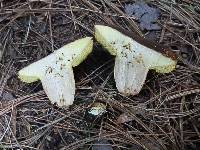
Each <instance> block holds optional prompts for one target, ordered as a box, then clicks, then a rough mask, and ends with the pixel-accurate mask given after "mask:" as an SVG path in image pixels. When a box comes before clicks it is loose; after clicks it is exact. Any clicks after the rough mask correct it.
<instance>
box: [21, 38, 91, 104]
mask: <svg viewBox="0 0 200 150" xmlns="http://www.w3.org/2000/svg"><path fill="white" fill-rule="evenodd" d="M92 46H93V41H92V38H90V37H86V38H83V39H79V40H76V41H74V42H72V43H69V44H67V45H65V46H63V47H61V48H60V49H58V50H56V51H55V52H54V53H52V54H50V55H48V56H46V57H45V58H42V59H41V60H39V61H37V62H34V63H32V64H30V65H29V66H27V67H25V68H23V69H21V70H20V71H19V73H18V75H19V78H20V79H21V80H22V81H24V82H27V83H31V82H35V81H37V80H41V82H42V85H43V88H44V90H45V92H46V94H47V96H48V97H49V99H50V101H51V102H53V103H54V102H56V103H57V104H58V105H59V106H68V105H71V104H72V103H73V101H74V94H75V81H74V75H73V69H72V67H75V66H77V65H79V64H80V63H81V62H82V61H83V60H84V59H85V58H86V57H87V56H88V54H89V53H90V52H91V51H92Z"/></svg>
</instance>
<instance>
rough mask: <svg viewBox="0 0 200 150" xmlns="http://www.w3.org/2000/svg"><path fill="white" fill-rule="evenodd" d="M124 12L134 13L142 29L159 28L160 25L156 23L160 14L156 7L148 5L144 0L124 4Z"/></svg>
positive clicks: (130, 14)
mask: <svg viewBox="0 0 200 150" xmlns="http://www.w3.org/2000/svg"><path fill="white" fill-rule="evenodd" d="M125 12H126V13H127V14H128V15H129V16H132V15H134V16H135V17H136V18H137V19H138V21H139V24H140V28H141V29H142V30H144V29H146V30H160V29H161V27H160V26H159V25H158V24H157V23H156V21H157V20H158V17H159V16H160V10H159V9H158V8H154V7H150V6H149V5H148V4H147V3H145V2H141V1H139V2H136V3H132V4H127V5H125Z"/></svg>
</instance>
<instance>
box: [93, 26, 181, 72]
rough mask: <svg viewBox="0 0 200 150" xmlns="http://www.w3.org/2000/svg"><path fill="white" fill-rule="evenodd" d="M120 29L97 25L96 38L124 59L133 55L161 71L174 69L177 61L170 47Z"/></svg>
mask: <svg viewBox="0 0 200 150" xmlns="http://www.w3.org/2000/svg"><path fill="white" fill-rule="evenodd" d="M120 31H122V32H120ZM120 31H118V30H117V29H115V28H111V27H109V26H104V25H95V38H96V39H97V41H98V42H99V43H101V45H102V46H103V47H104V48H105V49H107V50H108V51H109V52H110V54H111V55H116V56H117V57H119V58H123V59H124V58H125V59H126V58H127V57H132V58H133V60H134V61H136V62H138V63H141V64H143V65H144V67H146V68H148V69H153V70H156V72H160V73H168V72H171V71H172V70H174V68H175V66H176V63H177V61H176V56H175V54H173V53H172V52H171V51H170V50H169V49H167V48H165V47H163V46H161V45H159V44H154V43H151V42H149V41H148V40H146V39H144V38H142V37H139V36H137V35H132V36H130V35H128V33H126V34H125V32H126V31H125V32H124V31H123V30H122V29H121V30H120ZM129 60H131V59H130V58H129Z"/></svg>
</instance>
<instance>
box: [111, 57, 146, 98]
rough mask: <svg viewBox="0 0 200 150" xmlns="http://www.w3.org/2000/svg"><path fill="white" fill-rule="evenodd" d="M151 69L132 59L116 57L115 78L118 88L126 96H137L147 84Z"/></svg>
mask: <svg viewBox="0 0 200 150" xmlns="http://www.w3.org/2000/svg"><path fill="white" fill-rule="evenodd" d="M148 71H149V69H148V68H146V67H145V66H144V65H141V64H140V63H137V62H135V61H133V60H130V59H121V58H119V57H116V59H115V67H114V78H115V81H116V87H117V89H118V91H119V92H120V93H123V94H124V95H127V96H129V95H136V94H138V93H139V92H140V91H141V89H142V85H143V84H144V82H145V79H146V76H147V73H148Z"/></svg>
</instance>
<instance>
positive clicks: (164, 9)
mask: <svg viewBox="0 0 200 150" xmlns="http://www.w3.org/2000/svg"><path fill="white" fill-rule="evenodd" d="M133 2H136V1H131V0H120V1H119V0H109V1H108V0H95V1H94V0H73V1H72V0H61V1H58V0H42V1H41V0H37V1H36V0H28V1H26V0H3V1H1V2H0V8H1V14H0V17H1V18H0V43H1V44H0V48H1V50H0V51H1V52H3V53H2V54H3V55H2V59H1V62H0V94H1V99H0V149H27V150H29V149H31V150H32V149H41V150H54V149H60V150H80V149H81V150H82V149H83V150H85V149H86V150H88V149H92V147H95V143H96V142H97V144H98V141H99V140H100V141H101V140H105V141H106V142H109V143H108V144H109V147H112V149H114V150H121V149H122V150H128V149H130V150H131V148H132V149H134V150H135V149H136V148H137V149H140V150H141V149H145V148H146V149H152V148H153V149H165V150H168V149H169V150H178V149H185V150H197V149H199V148H200V135H199V132H200V131H199V130H200V86H199V84H200V74H199V72H200V67H199V66H200V61H199V60H200V35H199V28H200V17H199V12H200V11H199V7H198V6H199V4H200V3H199V1H198V0H195V1H191V0H184V1H173V2H171V1H167V0H160V1H148V6H149V7H152V8H156V9H159V10H160V17H159V18H158V22H159V26H160V27H161V30H156V31H154V32H156V41H159V43H160V44H162V45H163V46H168V47H171V48H172V49H173V51H174V52H175V53H176V54H177V55H178V64H177V66H176V69H175V70H174V71H173V72H171V73H168V74H157V73H155V72H154V71H151V72H149V73H148V76H147V78H146V81H145V84H144V86H143V88H142V90H141V91H140V93H139V94H137V95H135V96H124V95H122V94H121V93H119V92H118V91H117V89H116V84H115V80H114V76H113V69H114V62H115V60H114V57H113V56H112V55H110V54H109V53H108V52H107V51H105V50H104V49H103V48H102V47H101V46H100V45H99V44H98V43H97V42H96V41H94V49H93V51H92V53H91V54H90V55H89V56H88V58H87V59H86V60H85V61H84V62H82V63H81V64H80V65H79V66H77V67H75V68H73V72H74V78H75V81H76V92H75V93H76V94H75V97H74V103H73V105H71V106H70V107H68V108H60V107H57V106H56V105H54V104H52V103H50V101H49V98H48V97H47V95H46V94H45V92H44V91H43V87H42V84H41V83H40V82H34V83H31V84H26V83H23V82H21V81H20V80H19V79H18V77H17V73H18V71H19V70H20V69H21V68H23V67H25V66H27V65H29V64H31V63H33V62H35V61H37V60H40V59H42V58H44V57H45V56H47V55H49V54H51V53H52V52H53V51H54V50H56V49H58V48H60V47H62V46H63V45H64V44H66V43H70V42H72V41H75V40H76V39H79V38H84V37H86V36H94V35H93V33H94V25H95V24H104V25H110V24H115V25H116V26H118V27H120V28H124V29H126V30H127V31H129V32H130V33H132V32H133V33H135V32H136V33H137V34H138V35H140V36H144V35H143V34H142V33H144V31H141V29H140V27H139V26H140V25H139V24H138V23H139V20H138V22H137V20H135V19H136V18H135V17H134V16H127V14H126V13H125V12H124V11H123V10H124V6H126V5H129V4H133ZM136 3H137V2H136ZM146 3H147V1H146ZM131 15H132V14H131ZM138 19H139V18H138ZM149 32H151V31H147V33H146V32H145V35H147V34H148V33H149ZM184 47H185V49H184V50H182V48H184ZM183 56H184V58H182V57H183ZM186 57H187V58H186ZM56 90H57V89H55V91H56ZM5 93H10V94H8V95H7V94H5ZM4 94H5V95H4ZM6 95H7V96H6ZM11 95H12V96H11ZM3 98H4V99H5V100H3ZM13 98H14V99H13ZM6 99H7V100H6ZM8 99H9V100H8ZM94 102H99V103H103V104H105V105H106V113H105V115H102V116H101V118H100V119H99V120H98V121H94V120H92V121H91V120H89V119H86V116H87V115H86V111H87V109H88V108H90V107H91V106H92V104H93V103H94ZM121 114H128V115H129V116H130V117H131V119H132V120H131V121H130V122H126V123H122V124H117V119H118V117H119V116H120V115H121ZM96 118H97V117H96ZM96 118H95V119H96ZM106 142H105V143H106ZM148 143H150V144H148ZM97 144H96V145H97ZM104 145H105V144H104ZM148 145H149V146H148ZM99 147H100V146H99Z"/></svg>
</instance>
